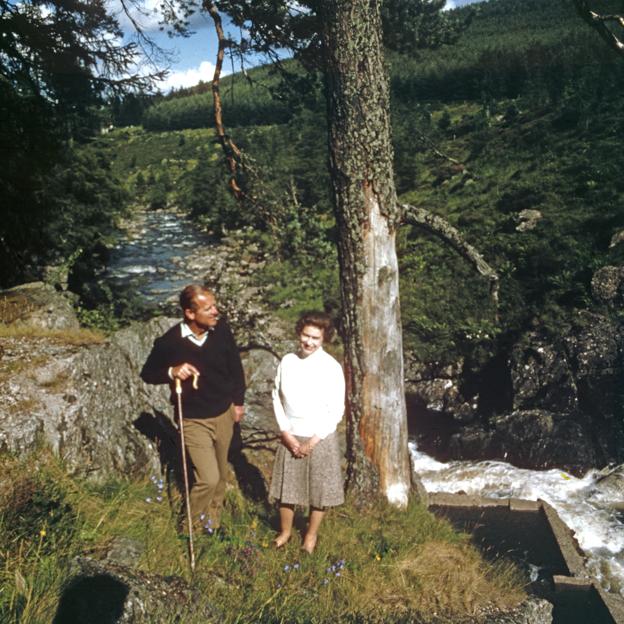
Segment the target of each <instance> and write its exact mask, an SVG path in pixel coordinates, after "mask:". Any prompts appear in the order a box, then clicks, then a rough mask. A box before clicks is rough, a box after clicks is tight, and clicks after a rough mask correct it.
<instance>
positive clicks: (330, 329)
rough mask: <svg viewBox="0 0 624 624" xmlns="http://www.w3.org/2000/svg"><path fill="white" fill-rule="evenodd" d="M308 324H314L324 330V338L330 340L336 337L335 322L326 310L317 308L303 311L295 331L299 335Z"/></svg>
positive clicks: (326, 340)
mask: <svg viewBox="0 0 624 624" xmlns="http://www.w3.org/2000/svg"><path fill="white" fill-rule="evenodd" d="M306 325H312V326H313V327H317V328H318V329H320V330H322V331H323V340H324V341H325V342H330V341H331V339H332V338H333V337H334V323H333V321H332V319H331V316H329V314H327V313H326V312H319V311H317V310H311V311H309V312H302V314H301V316H300V317H299V320H298V321H297V324H296V325H295V332H296V333H297V336H299V335H300V334H301V332H302V331H303V328H304V327H305V326H306Z"/></svg>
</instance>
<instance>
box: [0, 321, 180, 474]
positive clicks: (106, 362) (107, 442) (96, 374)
mask: <svg viewBox="0 0 624 624" xmlns="http://www.w3.org/2000/svg"><path fill="white" fill-rule="evenodd" d="M168 325H170V321H167V320H162V319H161V320H156V321H151V322H149V323H145V324H136V325H133V326H132V327H131V328H128V329H124V330H122V331H120V332H117V333H116V334H115V335H113V336H112V337H111V338H110V339H109V340H107V341H104V342H102V343H101V344H97V343H95V344H79V343H80V340H81V334H79V333H76V334H72V333H71V332H64V333H61V334H58V335H52V336H50V337H37V338H31V337H28V336H27V335H25V336H20V335H19V334H17V335H16V336H14V337H7V338H2V339H0V347H1V348H2V358H1V359H0V415H1V419H0V450H5V451H9V452H12V453H15V454H18V455H19V454H22V453H25V452H27V451H29V450H31V449H32V447H33V445H34V444H36V443H37V442H43V443H44V444H46V445H48V446H49V447H50V448H51V449H52V450H53V451H54V452H55V454H57V455H58V456H60V457H62V458H63V459H64V461H65V462H66V464H67V467H68V469H69V470H70V471H72V472H74V473H81V474H85V475H89V476H91V477H94V478H106V477H107V476H108V475H110V474H113V473H114V474H118V475H143V474H148V473H154V472H156V471H158V470H159V469H160V459H161V457H160V455H159V449H158V448H157V442H158V440H159V439H161V438H162V437H164V436H166V435H171V425H170V423H168V421H167V419H166V418H165V417H164V416H162V413H163V412H164V411H165V410H166V409H167V393H166V391H164V389H163V388H154V387H152V388H150V387H147V386H145V385H144V384H143V383H142V382H141V380H140V379H139V377H138V374H139V370H140V367H141V365H142V362H143V361H144V360H145V357H146V356H147V353H148V351H149V349H150V348H151V344H152V341H153V338H154V336H156V335H158V334H160V333H161V332H162V331H163V329H164V328H165V327H166V326H168ZM77 343H78V344H77Z"/></svg>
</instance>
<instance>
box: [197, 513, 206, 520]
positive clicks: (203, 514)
mask: <svg viewBox="0 0 624 624" xmlns="http://www.w3.org/2000/svg"><path fill="white" fill-rule="evenodd" d="M205 517H206V514H205V513H203V512H202V513H200V514H199V519H200V520H203V519H204V518H205Z"/></svg>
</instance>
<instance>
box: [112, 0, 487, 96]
mask: <svg viewBox="0 0 624 624" xmlns="http://www.w3.org/2000/svg"><path fill="white" fill-rule="evenodd" d="M110 1H111V4H112V5H113V6H118V4H117V2H118V0H110ZM480 1H481V0H447V8H455V7H459V6H463V5H465V4H472V3H473V2H480ZM158 3H159V0H145V6H146V8H147V9H148V11H149V10H151V9H153V8H155V7H156V6H157V5H158ZM135 17H136V19H137V20H138V21H139V22H140V23H141V25H142V26H143V28H144V29H145V30H146V32H148V33H149V34H150V35H151V36H152V37H153V38H154V39H155V40H156V41H157V42H158V44H159V45H160V46H161V47H163V48H165V49H168V50H170V51H171V52H172V54H173V57H172V58H173V62H172V64H171V67H170V71H169V76H168V78H167V79H166V80H165V81H164V82H163V83H162V84H161V86H160V89H161V91H163V92H164V93H166V92H168V91H169V90H170V89H171V88H180V87H190V86H193V85H196V84H197V83H198V82H199V81H200V80H204V81H205V82H207V81H210V80H212V75H213V73H214V63H215V60H216V54H217V40H216V35H215V31H214V25H213V23H212V20H211V19H210V16H208V15H206V14H204V13H198V14H197V15H195V16H194V17H193V21H192V24H191V26H192V30H193V31H194V34H193V35H192V36H190V37H188V38H183V37H175V38H173V39H172V38H169V37H168V36H167V34H166V33H163V32H160V30H159V24H158V17H157V16H156V15H155V14H153V13H146V14H145V15H140V16H135ZM118 18H119V21H120V24H121V26H122V28H123V29H124V31H126V32H128V31H129V30H130V29H131V26H130V23H129V21H128V19H127V18H126V17H125V15H123V13H121V12H118ZM224 29H225V31H226V34H227V32H228V24H227V22H224ZM229 30H232V27H231V26H229ZM233 34H234V33H233ZM236 69H237V68H236ZM230 71H231V65H230V61H229V59H227V58H226V62H225V63H224V72H223V73H224V74H227V73H230Z"/></svg>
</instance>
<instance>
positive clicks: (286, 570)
mask: <svg viewBox="0 0 624 624" xmlns="http://www.w3.org/2000/svg"><path fill="white" fill-rule="evenodd" d="M284 572H290V566H289V565H288V564H286V565H285V566H284Z"/></svg>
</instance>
